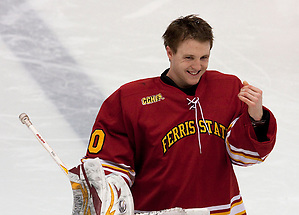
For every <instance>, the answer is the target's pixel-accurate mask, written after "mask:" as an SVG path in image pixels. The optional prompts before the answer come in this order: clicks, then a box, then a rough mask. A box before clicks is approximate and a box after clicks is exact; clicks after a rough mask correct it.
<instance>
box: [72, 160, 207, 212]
mask: <svg viewBox="0 0 299 215" xmlns="http://www.w3.org/2000/svg"><path fill="white" fill-rule="evenodd" d="M68 176H69V178H70V181H71V185H72V190H73V197H74V202H73V212H72V215H133V214H134V203H133V197H132V194H131V191H130V188H129V186H128V185H127V183H126V182H125V180H124V179H123V178H122V177H121V176H119V175H116V174H109V175H107V176H106V175H105V173H104V170H103V168H102V164H101V162H100V159H98V158H95V159H87V160H85V161H84V162H83V163H82V164H81V165H79V166H77V167H74V168H73V169H71V170H69V174H68ZM136 214H140V215H181V214H188V215H207V214H210V213H209V211H208V210H207V209H186V210H184V209H182V208H172V209H166V210H163V211H151V212H137V213H136Z"/></svg>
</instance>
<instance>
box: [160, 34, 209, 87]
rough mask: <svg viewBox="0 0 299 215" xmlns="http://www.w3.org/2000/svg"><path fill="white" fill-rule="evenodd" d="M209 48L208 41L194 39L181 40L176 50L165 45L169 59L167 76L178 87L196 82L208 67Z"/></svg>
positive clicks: (188, 85) (189, 85)
mask: <svg viewBox="0 0 299 215" xmlns="http://www.w3.org/2000/svg"><path fill="white" fill-rule="evenodd" d="M210 48H211V44H210V41H206V42H199V41H197V40H194V39H187V40H184V41H182V42H181V43H180V44H179V46H178V48H177V51H176V52H174V51H173V50H172V49H171V48H170V47H169V46H167V47H166V52H167V56H168V58H169V61H170V69H169V71H168V73H167V76H168V77H170V78H171V79H172V80H173V81H174V82H175V83H176V84H177V85H178V86H179V87H180V88H189V87H191V86H193V85H195V84H197V83H198V82H199V80H200V78H201V76H202V75H203V74H204V73H205V71H206V70H207V68H208V64H209V57H210Z"/></svg>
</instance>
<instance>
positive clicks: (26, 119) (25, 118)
mask: <svg viewBox="0 0 299 215" xmlns="http://www.w3.org/2000/svg"><path fill="white" fill-rule="evenodd" d="M19 119H20V120H21V122H22V123H23V124H25V125H27V127H28V128H29V129H30V130H31V131H32V133H33V134H34V136H35V137H36V139H37V140H38V141H39V142H40V143H41V144H42V146H43V147H44V148H45V149H46V150H47V151H48V152H49V154H50V155H51V157H52V158H53V159H54V161H55V162H56V163H57V164H58V166H60V168H61V169H62V170H63V172H64V173H65V174H66V175H68V169H67V168H66V166H65V165H64V163H63V162H62V161H61V160H60V158H59V157H58V156H57V155H56V153H55V152H54V150H53V149H52V148H51V147H50V145H49V144H48V143H47V142H46V141H45V140H44V138H43V137H42V135H41V134H40V133H39V132H38V131H37V130H36V129H35V127H34V126H33V125H32V123H31V121H30V119H29V117H28V115H27V114H26V113H22V114H20V115H19Z"/></svg>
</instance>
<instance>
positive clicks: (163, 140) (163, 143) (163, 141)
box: [162, 136, 167, 154]
mask: <svg viewBox="0 0 299 215" xmlns="http://www.w3.org/2000/svg"><path fill="white" fill-rule="evenodd" d="M165 140H166V136H164V137H163V139H162V146H163V153H164V154H165V153H166V152H167V148H166V143H165Z"/></svg>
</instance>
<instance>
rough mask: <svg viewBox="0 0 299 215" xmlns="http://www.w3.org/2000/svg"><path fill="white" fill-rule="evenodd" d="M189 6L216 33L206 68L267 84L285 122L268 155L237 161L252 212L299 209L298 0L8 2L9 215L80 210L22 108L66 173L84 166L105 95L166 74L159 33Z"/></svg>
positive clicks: (0, 19)
mask: <svg viewBox="0 0 299 215" xmlns="http://www.w3.org/2000/svg"><path fill="white" fill-rule="evenodd" d="M191 13H195V14H199V15H201V16H202V17H203V18H204V19H206V20H207V21H208V22H209V23H210V24H211V25H212V26H213V28H214V34H215V45H214V48H213V49H212V56H211V61H210V66H209V68H210V69H217V70H219V71H222V72H225V73H232V74H235V75H237V76H238V77H239V78H240V79H242V80H247V81H248V82H249V83H251V84H253V85H256V86H257V87H259V88H261V89H262V90H263V91H264V105H265V106H267V107H269V108H270V109H271V110H272V111H273V113H274V114H275V116H276V118H277V121H278V138H277V143H276V146H275V148H274V151H273V152H272V153H271V154H270V156H269V157H268V159H267V160H266V162H265V163H263V164H260V165H258V166H253V167H250V168H240V167H236V172H237V176H238V179H239V184H240V188H241V192H242V195H243V199H244V203H245V206H246V208H247V211H248V214H250V215H284V214H298V207H297V206H298V205H299V194H298V193H299V163H298V157H299V156H298V154H299V141H298V140H299V114H298V109H299V90H298V89H299V84H298V81H299V73H298V71H297V69H298V68H299V60H298V56H299V42H298V38H299V3H298V1H297V0H285V1H278V0H265V1H258V0H228V1H222V0H218V1H211V0H198V1H195V0H184V1H181V0H152V1H146V0H138V1H137V0H135V1H134V0H126V1H120V0H118V1H117V0H109V1H101V0H84V1H83V0H68V1H61V0H1V1H0V68H1V69H0V73H1V78H0V165H1V168H0V172H1V173H0V174H1V177H0V184H1V189H0V208H1V209H0V211H1V212H0V214H1V215H2V214H3V215H20V214H24V215H29V214H30V215H32V214H33V215H67V214H71V210H72V191H71V187H70V184H69V181H68V179H67V178H66V177H65V175H64V174H63V172H62V171H61V170H60V169H59V167H58V166H57V165H56V164H55V162H54V161H53V160H52V158H51V157H50V156H49V155H48V154H47V152H46V151H45V150H44V149H43V147H42V146H41V145H40V144H39V143H38V142H37V140H36V139H35V138H34V136H33V135H32V134H31V132H30V130H28V129H27V128H26V127H25V126H24V125H22V124H21V123H20V121H19V119H18V116H19V114H20V113H22V112H26V113H27V114H28V115H29V116H30V118H31V120H32V122H33V124H34V125H35V127H36V128H37V130H38V131H39V132H40V133H41V134H42V135H43V137H44V138H45V139H46V140H47V141H48V143H49V144H50V145H51V146H52V148H53V149H54V150H55V151H56V153H57V154H58V155H59V156H60V157H61V159H62V160H63V161H64V162H65V164H66V165H67V166H68V167H69V168H70V167H73V166H75V165H77V164H78V163H79V160H80V158H81V157H82V156H84V154H85V150H86V144H87V142H88V139H89V132H90V129H91V126H92V124H93V121H94V118H95V116H96V114H97V111H98V109H99V107H100V105H101V102H102V101H103V99H105V98H106V97H107V96H108V95H110V94H111V93H112V92H113V91H114V90H116V89H117V88H118V87H119V86H120V85H122V84H124V83H126V82H129V81H132V80H135V79H139V78H144V77H152V76H158V75H160V74H161V73H162V72H163V71H164V69H166V68H167V67H168V65H169V63H168V59H167V57H166V54H165V51H164V47H163V41H162V39H161V36H162V34H163V33H164V30H165V28H166V27H167V25H168V24H169V23H170V22H171V21H172V20H173V19H175V18H177V17H179V16H181V15H187V14H191ZM297 144H298V145H297ZM215 195H217V193H215Z"/></svg>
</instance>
